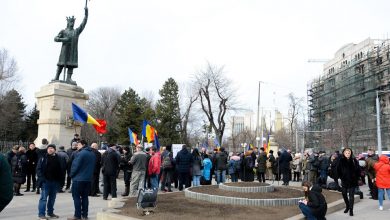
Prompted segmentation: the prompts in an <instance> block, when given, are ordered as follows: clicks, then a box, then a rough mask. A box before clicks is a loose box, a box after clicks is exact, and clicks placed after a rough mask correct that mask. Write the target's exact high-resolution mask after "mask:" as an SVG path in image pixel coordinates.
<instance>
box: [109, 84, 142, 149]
mask: <svg viewBox="0 0 390 220" xmlns="http://www.w3.org/2000/svg"><path fill="white" fill-rule="evenodd" d="M115 113H116V115H117V117H118V123H117V134H118V142H119V143H123V144H129V142H130V140H129V133H128V128H130V129H131V130H132V131H133V132H135V133H137V134H141V131H142V127H141V125H142V120H143V117H142V113H143V109H142V107H141V99H140V97H139V96H138V94H137V93H136V92H135V91H134V90H133V89H132V88H129V89H128V90H126V91H125V92H124V93H123V94H122V95H121V97H120V98H119V100H118V103H117V105H116V107H115Z"/></svg>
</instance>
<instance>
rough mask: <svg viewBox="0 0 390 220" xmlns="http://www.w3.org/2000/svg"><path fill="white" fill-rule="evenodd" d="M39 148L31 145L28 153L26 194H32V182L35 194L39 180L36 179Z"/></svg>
mask: <svg viewBox="0 0 390 220" xmlns="http://www.w3.org/2000/svg"><path fill="white" fill-rule="evenodd" d="M37 150H38V149H37V148H36V147H35V144H34V143H31V144H30V145H29V149H28V150H27V152H26V157H27V187H26V190H25V192H30V187H31V180H32V190H31V192H35V189H36V184H37V178H36V169H37V164H38V153H37Z"/></svg>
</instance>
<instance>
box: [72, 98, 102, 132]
mask: <svg viewBox="0 0 390 220" xmlns="http://www.w3.org/2000/svg"><path fill="white" fill-rule="evenodd" d="M72 110H73V120H75V121H79V122H81V123H88V124H93V125H97V126H99V127H100V124H99V122H97V121H96V120H95V119H94V118H93V117H92V116H91V115H90V114H88V113H87V112H86V111H84V110H83V109H82V108H80V107H79V106H78V105H76V104H74V103H72Z"/></svg>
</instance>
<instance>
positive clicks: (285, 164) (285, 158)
mask: <svg viewBox="0 0 390 220" xmlns="http://www.w3.org/2000/svg"><path fill="white" fill-rule="evenodd" d="M291 161H292V157H291V154H290V153H289V152H288V151H287V150H286V149H283V150H282V153H281V155H280V157H279V170H280V172H281V173H282V175H283V176H282V177H283V184H282V185H284V186H288V182H289V181H290V177H291V169H290V162H291Z"/></svg>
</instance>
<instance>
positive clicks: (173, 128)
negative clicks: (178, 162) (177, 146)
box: [156, 78, 181, 145]
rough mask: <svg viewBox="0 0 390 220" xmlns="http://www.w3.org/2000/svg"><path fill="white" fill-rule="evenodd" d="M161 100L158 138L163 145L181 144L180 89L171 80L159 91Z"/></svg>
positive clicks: (158, 115) (158, 107)
mask: <svg viewBox="0 0 390 220" xmlns="http://www.w3.org/2000/svg"><path fill="white" fill-rule="evenodd" d="M159 94H160V96H161V99H160V100H158V101H157V105H156V114H157V118H158V120H159V123H158V125H157V131H158V137H159V141H160V144H161V145H167V144H172V143H180V129H179V128H180V124H181V118H180V108H179V87H178V85H177V83H176V82H175V80H174V79H172V78H169V79H168V80H167V81H166V82H165V83H164V85H163V88H162V89H161V90H160V91H159Z"/></svg>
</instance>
